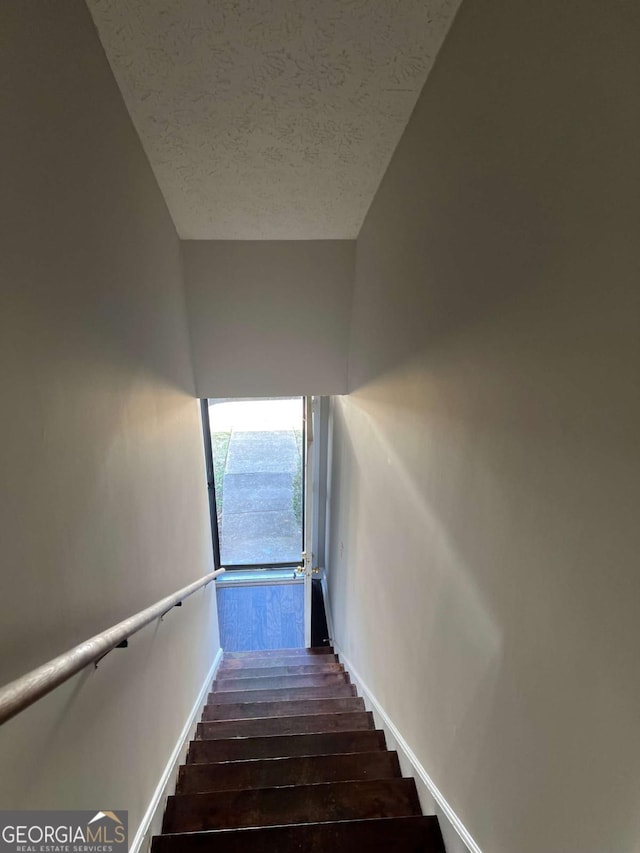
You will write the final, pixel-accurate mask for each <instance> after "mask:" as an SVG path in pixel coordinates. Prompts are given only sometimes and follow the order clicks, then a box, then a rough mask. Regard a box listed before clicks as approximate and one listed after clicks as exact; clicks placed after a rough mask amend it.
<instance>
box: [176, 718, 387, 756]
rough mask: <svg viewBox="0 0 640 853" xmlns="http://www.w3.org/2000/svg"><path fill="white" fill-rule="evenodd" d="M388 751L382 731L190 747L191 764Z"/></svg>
mask: <svg viewBox="0 0 640 853" xmlns="http://www.w3.org/2000/svg"><path fill="white" fill-rule="evenodd" d="M280 719H283V718H282V717H281V718H280ZM385 748H386V743H385V738H384V732H382V731H380V730H379V729H374V730H365V731H347V732H323V733H322V734H290V735H271V736H267V737H235V738H226V739H224V740H193V741H191V743H190V744H189V753H188V755H187V764H188V765H191V764H209V763H213V762H217V761H248V760H250V759H258V758H286V757H288V756H292V755H332V754H335V753H346V752H351V753H353V752H374V751H375V750H383V749H385Z"/></svg>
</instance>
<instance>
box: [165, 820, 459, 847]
mask: <svg viewBox="0 0 640 853" xmlns="http://www.w3.org/2000/svg"><path fill="white" fill-rule="evenodd" d="M211 851H215V853H247V852H248V851H251V853H274V851H277V853H300V851H304V853H327V851H331V853H354V851H355V853H359V851H366V853H390V851H402V853H445V850H444V844H443V841H442V835H441V834H440V828H439V826H438V819H437V818H436V817H433V816H430V817H409V818H407V817H405V818H385V819H384V820H371V821H352V822H341V823H320V824H317V823H316V824H299V825H297V826H274V827H266V828H264V829H239V830H225V831H224V832H200V833H193V834H187V835H173V836H172V835H165V836H156V838H154V839H153V846H152V848H151V853H211Z"/></svg>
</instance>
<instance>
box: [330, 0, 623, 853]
mask: <svg viewBox="0 0 640 853" xmlns="http://www.w3.org/2000/svg"><path fill="white" fill-rule="evenodd" d="M639 44H640V7H639V6H638V4H633V3H624V2H618V0H614V2H611V3H607V4H605V6H603V5H602V4H601V3H599V2H595V0H582V2H574V0H569V2H563V3H557V2H554V0H539V2H535V3H531V2H529V0H469V2H465V3H463V4H462V8H461V11H460V12H459V14H458V17H457V19H456V21H455V23H454V25H453V28H452V30H451V31H450V33H449V36H448V38H447V40H446V42H445V44H444V47H443V48H442V51H441V53H440V55H439V57H438V60H437V62H436V65H435V68H434V70H433V72H432V74H431V76H430V77H429V79H428V81H427V84H426V86H425V89H424V91H423V93H422V96H421V98H420V100H419V102H418V105H417V107H416V110H415V113H414V115H413V117H412V119H411V121H410V123H409V126H408V128H407V130H406V133H405V135H404V137H403V139H402V141H401V143H400V145H399V147H398V149H397V151H396V154H395V156H394V158H393V160H392V162H391V165H390V167H389V169H388V172H387V174H386V177H385V179H384V181H383V183H382V185H381V187H380V189H379V192H378V194H377V196H376V198H375V200H374V203H373V205H372V207H371V210H370V212H369V215H368V217H367V219H366V222H365V225H364V227H363V230H362V233H361V235H360V237H359V239H358V242H357V259H356V289H355V300H354V313H353V329H352V341H351V351H350V363H349V369H350V389H351V393H350V394H349V396H347V397H344V398H337V399H334V401H333V420H334V435H333V465H332V476H331V488H332V494H331V502H332V507H333V515H332V524H331V546H330V559H329V566H330V575H329V587H330V600H331V607H332V611H333V620H334V628H335V636H336V640H337V642H338V644H339V646H340V647H341V648H342V650H343V651H344V653H345V654H346V656H347V657H348V658H349V659H350V660H351V662H352V663H353V665H354V667H355V668H356V669H357V670H358V672H359V674H360V675H361V677H362V679H363V680H364V681H365V682H366V683H367V685H368V686H369V687H370V688H371V690H372V692H373V694H374V695H375V696H376V697H377V699H378V700H379V702H380V703H381V705H382V706H383V708H384V709H385V710H386V712H387V713H388V715H389V716H390V718H391V719H392V720H393V721H394V723H395V724H396V726H397V728H398V729H399V731H400V732H401V733H402V735H403V736H404V738H405V739H406V741H407V742H408V743H409V745H410V746H411V747H412V748H413V750H414V752H415V753H416V755H417V757H418V759H419V761H420V762H421V763H422V765H423V766H424V767H425V768H426V770H427V772H428V773H429V774H430V775H431V777H432V778H433V780H434V782H435V784H436V785H437V786H438V788H439V789H440V790H441V791H442V793H443V794H444V795H445V797H446V798H447V799H448V801H449V803H450V805H451V806H452V807H453V808H454V810H455V811H456V812H457V814H458V815H459V817H460V818H461V819H462V821H463V823H464V824H465V825H466V827H467V829H468V830H469V831H470V833H471V835H472V836H473V837H474V839H475V841H476V842H477V843H478V845H479V846H480V847H481V848H482V850H483V851H485V853H541V851H548V853H577V851H580V853H604V851H611V853H613V851H615V853H632V851H638V850H640V809H639V805H640V803H639V794H638V779H639V778H640V716H639V714H638V707H639V706H640V667H638V649H639V648H640V618H639V616H638V607H639V602H640V572H639V571H638V554H639V553H640V526H639V525H638V518H637V513H638V506H640V442H639V440H638V436H639V435H640V382H639V373H638V370H639V366H640V335H639V333H638V330H639V321H640V289H639V287H638V273H639V271H640V241H639V240H638V223H639V222H640V206H639V199H640V196H639V195H638V186H640V180H639V179H640V165H639V164H640V160H639V158H638V151H637V144H638V139H639V138H640V116H639V109H638V99H637V88H638V84H639V83H640V51H638V45H639Z"/></svg>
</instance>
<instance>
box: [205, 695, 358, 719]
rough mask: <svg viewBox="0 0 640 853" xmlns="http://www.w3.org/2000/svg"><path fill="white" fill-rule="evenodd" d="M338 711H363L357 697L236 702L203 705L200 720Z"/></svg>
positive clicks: (288, 715)
mask: <svg viewBox="0 0 640 853" xmlns="http://www.w3.org/2000/svg"><path fill="white" fill-rule="evenodd" d="M338 711H364V701H363V700H362V699H361V698H360V697H358V696H352V697H338V698H324V699H297V700H288V701H286V700H285V701H281V702H276V701H273V702H238V703H232V704H223V705H205V708H204V713H203V715H202V720H203V722H204V721H207V720H246V719H248V718H250V717H293V716H299V715H300V714H331V713H337V712H338Z"/></svg>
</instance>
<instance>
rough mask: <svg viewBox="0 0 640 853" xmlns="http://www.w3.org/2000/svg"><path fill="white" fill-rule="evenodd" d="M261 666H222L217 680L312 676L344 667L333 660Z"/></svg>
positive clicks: (321, 659) (267, 663)
mask: <svg viewBox="0 0 640 853" xmlns="http://www.w3.org/2000/svg"><path fill="white" fill-rule="evenodd" d="M262 663H263V664H264V665H262V666H233V667H230V668H226V667H224V666H223V665H221V666H220V668H219V669H218V674H217V677H218V678H253V677H255V676H262V675H265V676H267V675H269V676H271V675H314V674H315V673H318V674H321V673H324V672H344V665H343V664H341V663H338V662H337V661H334V660H329V661H325V660H324V659H323V658H318V660H305V661H304V663H288V664H287V663H286V664H273V663H272V662H271V661H267V662H266V663H264V662H262Z"/></svg>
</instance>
